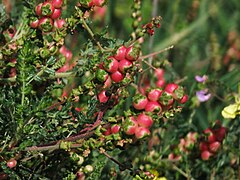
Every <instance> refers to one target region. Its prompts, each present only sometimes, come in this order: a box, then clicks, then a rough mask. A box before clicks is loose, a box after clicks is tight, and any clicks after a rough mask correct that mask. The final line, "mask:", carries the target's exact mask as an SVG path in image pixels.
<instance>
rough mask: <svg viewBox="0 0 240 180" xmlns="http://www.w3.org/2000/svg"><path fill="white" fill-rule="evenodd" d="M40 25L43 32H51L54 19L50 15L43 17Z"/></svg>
mask: <svg viewBox="0 0 240 180" xmlns="http://www.w3.org/2000/svg"><path fill="white" fill-rule="evenodd" d="M38 27H39V29H41V30H42V31H43V32H49V31H51V30H52V28H53V20H52V19H51V18H48V17H42V18H41V19H39V23H38Z"/></svg>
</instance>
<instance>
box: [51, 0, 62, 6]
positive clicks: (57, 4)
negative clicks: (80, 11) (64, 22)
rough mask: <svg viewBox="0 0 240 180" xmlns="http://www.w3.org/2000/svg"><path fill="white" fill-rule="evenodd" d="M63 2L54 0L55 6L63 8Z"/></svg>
mask: <svg viewBox="0 0 240 180" xmlns="http://www.w3.org/2000/svg"><path fill="white" fill-rule="evenodd" d="M62 4H63V0H52V5H53V6H54V7H55V8H61V6H62Z"/></svg>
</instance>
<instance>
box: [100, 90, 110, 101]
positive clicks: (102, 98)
mask: <svg viewBox="0 0 240 180" xmlns="http://www.w3.org/2000/svg"><path fill="white" fill-rule="evenodd" d="M98 99H99V101H100V103H106V102H107V101H108V99H109V96H107V94H106V91H105V90H103V91H101V92H100V93H99V94H98Z"/></svg>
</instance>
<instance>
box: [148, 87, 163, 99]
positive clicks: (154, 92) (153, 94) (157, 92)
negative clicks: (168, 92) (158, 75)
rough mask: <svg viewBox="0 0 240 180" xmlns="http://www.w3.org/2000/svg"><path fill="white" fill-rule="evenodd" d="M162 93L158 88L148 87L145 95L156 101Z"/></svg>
mask: <svg viewBox="0 0 240 180" xmlns="http://www.w3.org/2000/svg"><path fill="white" fill-rule="evenodd" d="M161 94H162V90H161V89H159V88H155V89H150V90H148V92H147V97H148V99H149V100H150V101H158V99H159V98H160V96H161Z"/></svg>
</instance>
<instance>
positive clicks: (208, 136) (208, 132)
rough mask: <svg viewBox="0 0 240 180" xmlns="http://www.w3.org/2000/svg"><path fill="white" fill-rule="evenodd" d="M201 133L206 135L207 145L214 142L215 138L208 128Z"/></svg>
mask: <svg viewBox="0 0 240 180" xmlns="http://www.w3.org/2000/svg"><path fill="white" fill-rule="evenodd" d="M203 133H204V134H205V135H206V137H207V140H208V142H209V143H212V142H215V141H216V136H215V135H214V133H213V131H212V130H211V129H210V128H207V129H205V130H204V131H203Z"/></svg>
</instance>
